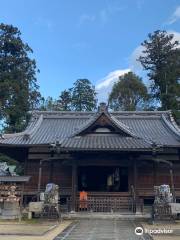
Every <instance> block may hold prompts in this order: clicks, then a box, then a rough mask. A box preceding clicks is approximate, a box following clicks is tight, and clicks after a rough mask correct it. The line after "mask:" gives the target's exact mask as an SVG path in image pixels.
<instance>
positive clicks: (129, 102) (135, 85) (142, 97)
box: [109, 72, 148, 111]
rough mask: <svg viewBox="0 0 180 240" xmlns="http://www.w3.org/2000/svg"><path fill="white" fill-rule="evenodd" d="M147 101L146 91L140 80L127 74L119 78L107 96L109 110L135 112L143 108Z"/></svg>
mask: <svg viewBox="0 0 180 240" xmlns="http://www.w3.org/2000/svg"><path fill="white" fill-rule="evenodd" d="M147 100H148V91H147V88H146V86H145V84H144V83H143V82H142V79H141V78H140V77H138V76H137V75H135V74H134V73H133V72H129V73H126V74H124V75H123V76H121V77H119V81H118V82H116V83H114V86H113V88H112V91H111V93H110V95H109V106H110V108H111V109H113V110H115V111H117V110H124V111H135V110H137V109H143V108H145V106H146V104H147V102H148V101H147Z"/></svg>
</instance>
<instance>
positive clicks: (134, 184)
mask: <svg viewBox="0 0 180 240" xmlns="http://www.w3.org/2000/svg"><path fill="white" fill-rule="evenodd" d="M137 174H138V172H137V160H136V159H134V160H133V186H134V194H135V196H134V201H135V206H134V209H133V212H136V206H137Z"/></svg>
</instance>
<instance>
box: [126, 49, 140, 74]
mask: <svg viewBox="0 0 180 240" xmlns="http://www.w3.org/2000/svg"><path fill="white" fill-rule="evenodd" d="M143 50H144V47H143V46H141V45H139V46H138V47H137V48H135V49H134V51H133V52H132V54H131V55H130V58H129V63H130V68H131V69H132V71H134V72H137V71H141V70H142V66H141V63H140V62H139V61H137V59H138V58H139V57H140V56H141V55H142V54H143Z"/></svg>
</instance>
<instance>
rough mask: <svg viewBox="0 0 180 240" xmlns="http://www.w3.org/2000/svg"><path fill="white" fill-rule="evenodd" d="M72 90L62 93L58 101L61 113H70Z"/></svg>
mask: <svg viewBox="0 0 180 240" xmlns="http://www.w3.org/2000/svg"><path fill="white" fill-rule="evenodd" d="M71 91H72V90H71V89H69V90H64V91H62V92H61V94H60V96H59V99H58V101H57V102H58V106H59V109H60V110H61V111H70V110H71V108H72V106H71V104H72V98H71Z"/></svg>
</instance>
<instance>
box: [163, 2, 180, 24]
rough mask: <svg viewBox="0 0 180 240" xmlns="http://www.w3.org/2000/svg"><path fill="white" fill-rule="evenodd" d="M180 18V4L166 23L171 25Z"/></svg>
mask: <svg viewBox="0 0 180 240" xmlns="http://www.w3.org/2000/svg"><path fill="white" fill-rule="evenodd" d="M179 19H180V6H177V7H176V9H175V11H174V12H173V14H172V15H171V17H170V18H169V20H168V22H167V23H166V24H167V25H171V24H173V23H175V22H177V21H178V20H179Z"/></svg>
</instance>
